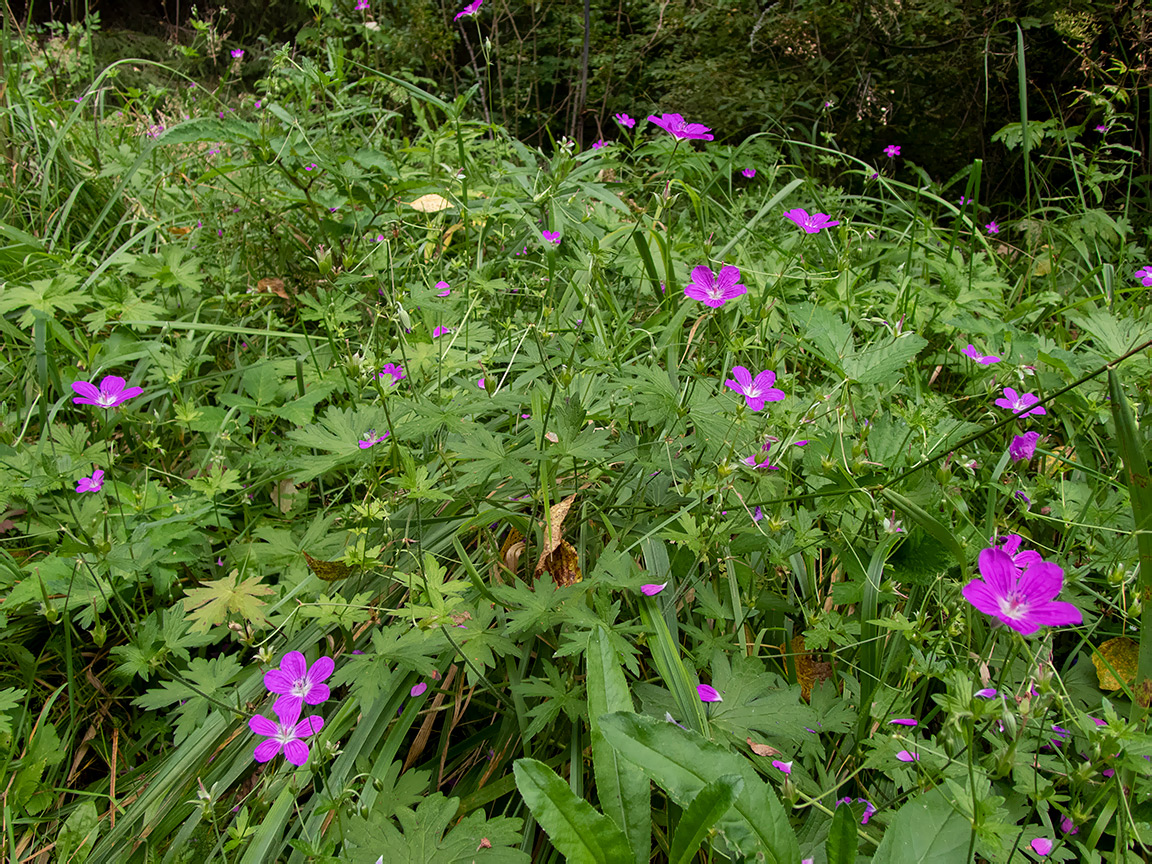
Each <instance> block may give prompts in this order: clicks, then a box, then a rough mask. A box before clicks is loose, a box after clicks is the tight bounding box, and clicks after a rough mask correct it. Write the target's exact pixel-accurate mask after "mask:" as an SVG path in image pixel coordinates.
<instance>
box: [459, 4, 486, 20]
mask: <svg viewBox="0 0 1152 864" xmlns="http://www.w3.org/2000/svg"><path fill="white" fill-rule="evenodd" d="M483 3H484V0H472V2H471V3H469V4H468V5H467V6H465V7H464V8H463V9H461V10H460V11H459V12H457V13H456V17H455V18H453V19H452V20H453V21H459V20H460V19H461V18H463V17H464V16H466V15H475V14H476V13H477V12H479V11H480V6H481V4H483Z"/></svg>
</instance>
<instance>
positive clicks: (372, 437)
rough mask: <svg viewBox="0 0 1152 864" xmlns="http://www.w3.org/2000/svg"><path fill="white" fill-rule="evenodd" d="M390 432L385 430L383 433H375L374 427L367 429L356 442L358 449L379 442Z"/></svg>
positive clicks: (364, 448) (363, 448) (365, 448)
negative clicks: (365, 433) (366, 432)
mask: <svg viewBox="0 0 1152 864" xmlns="http://www.w3.org/2000/svg"><path fill="white" fill-rule="evenodd" d="M391 434H392V433H391V432H385V433H384V434H383V435H377V434H376V430H375V429H369V430H368V434H367V435H365V436H364V437H363V438H361V439H360V440H359V442H358V443H359V445H360V449H361V450H367V449H368V448H369V447H372V446H374V445H376V444H379V443H380V442H381V441H383V440H384V439H385V438H387V437H388V436H389V435H391Z"/></svg>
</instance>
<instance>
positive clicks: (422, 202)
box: [408, 192, 452, 213]
mask: <svg viewBox="0 0 1152 864" xmlns="http://www.w3.org/2000/svg"><path fill="white" fill-rule="evenodd" d="M408 206H409V207H411V208H412V209H413V210H419V211H420V212H421V213H439V212H440V211H441V210H447V209H448V208H449V207H451V206H452V202H451V201H449V200H448V199H447V198H445V197H444V196H443V195H437V194H436V193H435V192H429V193H428V194H427V195H421V196H420V197H419V198H417V199H416V200H415V201H413V202H411V203H410V204H409V205H408Z"/></svg>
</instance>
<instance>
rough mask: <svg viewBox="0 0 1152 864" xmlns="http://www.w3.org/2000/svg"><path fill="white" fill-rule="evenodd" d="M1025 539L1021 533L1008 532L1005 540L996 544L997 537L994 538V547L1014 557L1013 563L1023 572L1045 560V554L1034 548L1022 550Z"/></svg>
mask: <svg viewBox="0 0 1152 864" xmlns="http://www.w3.org/2000/svg"><path fill="white" fill-rule="evenodd" d="M1023 542H1024V540H1023V538H1022V537H1021V536H1020V535H1019V534H1007V535H1005V537H1004V542H1003V543H1001V544H1000V545H999V546H996V545H995V544H996V541H995V538H993V540H992V544H993V547H994V548H996V549H999V550H1000V551H1001V552H1003V553H1004V554H1005V555H1007V556H1008V557H1009V558H1011V559H1012V563H1013V565H1015V567H1016V569H1017V570H1019V571H1021V572H1023V571H1024V570H1027V569H1028V568H1029V567H1031V566H1032V565H1033V564H1042V563H1043V562H1044V558H1043V556H1041V555H1040V553H1039V552H1037V551H1035V550H1034V549H1025V550H1023V551H1021V550H1020V544H1021V543H1023Z"/></svg>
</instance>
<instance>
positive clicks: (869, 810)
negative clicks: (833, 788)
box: [809, 730, 876, 825]
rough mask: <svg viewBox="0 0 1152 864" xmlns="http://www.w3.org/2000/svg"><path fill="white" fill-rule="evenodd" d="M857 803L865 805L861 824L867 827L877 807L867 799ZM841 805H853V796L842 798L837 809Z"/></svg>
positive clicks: (861, 799)
mask: <svg viewBox="0 0 1152 864" xmlns="http://www.w3.org/2000/svg"><path fill="white" fill-rule="evenodd" d="M809 731H811V730H809ZM856 801H857V802H858V803H860V804H863V805H864V815H863V816H862V817H861V818H860V824H861V825H867V824H868V820H869V819H871V818H872V814H873V813H875V812H876V805H875V804H873V803H872V802H871V801H869V800H868V799H867V798H857V799H856ZM841 804H848V805H851V804H852V796H851V795H849V796H848V797H847V798H841V799H840V800H839V801H837V802H836V806H837V807H839V806H840V805H841Z"/></svg>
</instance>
